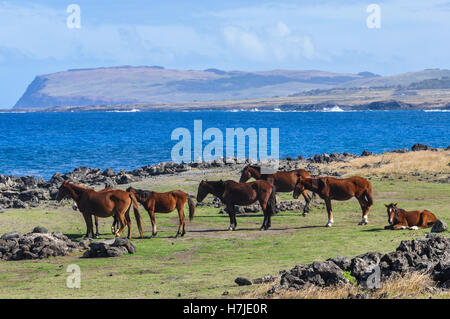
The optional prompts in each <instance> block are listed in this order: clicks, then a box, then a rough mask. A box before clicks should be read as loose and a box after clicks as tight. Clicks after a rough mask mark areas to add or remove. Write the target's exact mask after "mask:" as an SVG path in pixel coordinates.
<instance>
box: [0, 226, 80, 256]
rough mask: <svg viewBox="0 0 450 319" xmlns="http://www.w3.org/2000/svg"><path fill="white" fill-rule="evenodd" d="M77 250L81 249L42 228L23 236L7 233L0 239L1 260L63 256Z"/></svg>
mask: <svg viewBox="0 0 450 319" xmlns="http://www.w3.org/2000/svg"><path fill="white" fill-rule="evenodd" d="M35 230H39V232H37V231H35ZM44 230H45V232H44ZM79 250H81V247H80V246H79V245H78V243H75V242H73V241H71V240H70V239H69V238H67V236H65V235H63V234H62V233H61V232H52V233H50V232H48V231H47V230H46V229H45V228H44V227H35V228H34V230H33V232H31V233H28V234H24V235H19V233H18V232H11V233H7V234H4V235H3V236H2V237H1V239H0V257H1V258H2V259H3V260H21V259H42V258H47V257H50V256H65V255H68V254H69V253H72V252H75V251H79Z"/></svg>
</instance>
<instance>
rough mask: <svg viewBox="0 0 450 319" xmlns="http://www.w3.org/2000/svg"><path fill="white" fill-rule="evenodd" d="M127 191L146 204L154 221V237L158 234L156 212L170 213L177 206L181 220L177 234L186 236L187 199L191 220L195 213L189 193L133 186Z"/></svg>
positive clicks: (143, 204) (145, 206)
mask: <svg viewBox="0 0 450 319" xmlns="http://www.w3.org/2000/svg"><path fill="white" fill-rule="evenodd" d="M127 192H130V193H131V194H133V195H134V196H135V197H136V199H137V201H138V202H139V203H141V204H142V206H144V208H145V209H146V210H147V212H148V215H149V216H150V220H151V222H152V237H153V236H156V234H157V231H156V219H155V213H170V212H171V211H173V210H174V209H175V208H176V209H177V210H178V217H179V220H180V224H179V226H178V232H177V234H176V236H175V238H176V237H178V236H179V235H181V236H184V234H186V229H185V228H186V221H185V218H184V204H186V201H187V202H188V206H189V220H190V221H191V220H192V219H193V218H194V213H195V204H194V201H193V200H192V199H191V197H190V196H189V194H186V193H185V192H183V191H180V190H173V191H170V192H166V193H157V192H150V191H144V190H142V189H135V188H133V187H128V188H127Z"/></svg>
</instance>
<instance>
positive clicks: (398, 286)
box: [239, 272, 450, 299]
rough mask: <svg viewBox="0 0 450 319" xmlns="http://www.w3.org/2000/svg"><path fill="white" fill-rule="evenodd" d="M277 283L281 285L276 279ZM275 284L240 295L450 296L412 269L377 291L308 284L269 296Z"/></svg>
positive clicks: (323, 296)
mask: <svg viewBox="0 0 450 319" xmlns="http://www.w3.org/2000/svg"><path fill="white" fill-rule="evenodd" d="M276 284H279V282H277V283H276ZM272 286H273V284H263V285H260V286H258V288H256V289H255V290H253V291H252V292H249V293H247V294H245V295H243V296H239V297H240V298H250V299H258V298H276V299H343V298H348V297H349V295H350V294H351V295H354V296H356V295H358V294H364V295H366V297H368V298H371V299H397V298H402V299H405V298H413V299H414V298H421V299H423V298H430V297H434V298H450V291H444V292H437V293H436V290H435V285H434V282H433V280H432V279H431V278H430V277H429V276H428V275H426V274H422V273H418V272H413V273H408V274H405V275H404V276H398V277H397V278H392V279H389V280H387V281H385V282H383V283H382V287H381V288H380V289H376V290H365V289H362V288H360V287H358V286H354V285H344V286H333V287H317V286H314V285H305V287H304V288H303V289H301V290H286V291H282V292H280V293H277V294H273V295H268V294H267V291H268V290H269V289H270V288H271V287H272Z"/></svg>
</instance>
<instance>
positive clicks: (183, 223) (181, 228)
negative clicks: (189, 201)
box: [175, 204, 186, 238]
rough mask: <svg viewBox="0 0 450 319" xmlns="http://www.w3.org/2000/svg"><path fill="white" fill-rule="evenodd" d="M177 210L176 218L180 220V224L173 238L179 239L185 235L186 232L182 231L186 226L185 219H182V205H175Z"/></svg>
mask: <svg viewBox="0 0 450 319" xmlns="http://www.w3.org/2000/svg"><path fill="white" fill-rule="evenodd" d="M177 206H178V207H177V210H178V218H179V220H180V224H179V225H178V232H177V234H176V236H175V238H177V237H178V235H181V237H183V236H184V234H185V233H186V231H185V230H184V228H185V225H186V219H185V217H184V205H183V206H182V205H178V204H177Z"/></svg>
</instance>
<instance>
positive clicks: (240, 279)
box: [234, 277, 252, 286]
mask: <svg viewBox="0 0 450 319" xmlns="http://www.w3.org/2000/svg"><path fill="white" fill-rule="evenodd" d="M234 282H235V283H237V284H238V286H250V285H251V284H252V282H251V281H250V280H249V279H247V278H244V277H237V278H236V279H235V280H234Z"/></svg>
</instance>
